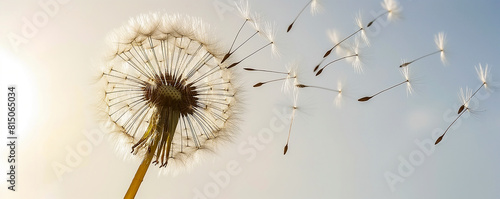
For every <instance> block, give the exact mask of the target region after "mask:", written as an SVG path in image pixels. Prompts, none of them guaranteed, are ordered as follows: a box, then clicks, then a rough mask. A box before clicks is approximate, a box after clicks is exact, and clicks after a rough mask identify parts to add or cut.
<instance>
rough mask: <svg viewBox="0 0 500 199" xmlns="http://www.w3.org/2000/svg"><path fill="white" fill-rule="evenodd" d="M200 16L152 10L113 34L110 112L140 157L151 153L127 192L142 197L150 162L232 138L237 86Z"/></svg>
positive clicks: (106, 77) (189, 155)
mask: <svg viewBox="0 0 500 199" xmlns="http://www.w3.org/2000/svg"><path fill="white" fill-rule="evenodd" d="M212 38H213V37H212V36H211V35H210V32H209V31H208V29H207V26H205V25H204V24H203V23H202V22H201V21H200V20H199V19H195V18H190V17H186V16H178V15H160V14H147V15H141V16H139V17H137V18H134V19H131V21H130V23H129V24H128V25H125V27H123V28H122V29H120V30H118V31H116V34H114V37H113V41H112V42H113V44H114V45H115V49H114V50H113V54H114V55H113V56H112V58H110V60H109V62H108V63H107V66H109V67H108V69H106V70H105V71H104V72H103V73H102V79H103V81H104V82H105V86H104V90H105V100H104V102H105V105H106V110H105V112H106V115H107V116H108V119H109V120H110V121H111V122H112V124H113V125H114V128H115V129H116V130H117V131H118V133H119V134H120V135H122V137H124V138H125V139H126V140H128V142H129V143H130V144H131V145H132V146H131V150H132V154H134V155H141V156H143V161H142V163H141V165H140V166H139V168H138V170H137V172H136V174H135V176H134V178H133V180H132V183H131V185H130V187H129V189H128V191H127V193H126V195H125V198H134V197H135V195H136V193H137V191H138V189H139V186H140V184H141V182H142V181H143V178H144V176H145V174H146V172H147V170H148V168H149V165H150V164H152V163H153V164H155V165H158V166H159V167H160V168H161V167H167V164H168V163H169V161H170V162H171V161H182V162H183V163H184V162H185V161H186V162H187V161H189V160H190V159H194V157H195V156H196V155H197V153H196V152H197V151H198V150H200V149H207V148H211V147H212V146H213V145H214V144H216V143H217V142H218V141H219V140H224V138H226V139H227V138H228V137H230V136H231V134H232V132H231V131H230V130H229V127H230V126H231V123H232V122H233V121H234V119H233V118H234V110H235V99H236V95H237V93H238V92H237V89H236V88H235V86H234V85H233V83H232V76H231V72H230V71H229V70H228V69H227V68H226V67H225V66H224V65H221V64H219V63H220V60H222V58H223V54H222V53H220V49H218V47H216V43H215V41H213V40H212Z"/></svg>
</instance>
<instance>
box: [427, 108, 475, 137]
mask: <svg viewBox="0 0 500 199" xmlns="http://www.w3.org/2000/svg"><path fill="white" fill-rule="evenodd" d="M465 110H466V111H467V110H469V108H466V109H465ZM466 111H463V112H462V113H460V115H458V116H457V118H456V119H455V120H453V122H452V123H451V124H450V126H448V128H446V130H445V131H444V133H443V135H441V136H440V137H439V138H438V139H437V140H436V142H435V143H434V145H437V144H439V142H441V140H442V139H443V137H444V135H445V134H446V133H447V132H448V130H450V128H451V126H453V124H455V122H457V120H458V119H460V117H462V115H463V114H464V113H465V112H466Z"/></svg>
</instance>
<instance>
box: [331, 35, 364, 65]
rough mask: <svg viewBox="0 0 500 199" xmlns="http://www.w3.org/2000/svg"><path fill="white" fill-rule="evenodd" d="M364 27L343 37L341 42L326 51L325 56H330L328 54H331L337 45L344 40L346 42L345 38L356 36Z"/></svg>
mask: <svg viewBox="0 0 500 199" xmlns="http://www.w3.org/2000/svg"><path fill="white" fill-rule="evenodd" d="M362 30H363V28H360V29H359V30H357V31H356V32H354V33H352V34H350V35H349V36H347V37H346V38H344V39H342V40H341V41H340V42H338V43H337V44H335V45H334V46H333V47H332V48H330V50H328V51H326V53H325V55H323V58H326V57H328V55H330V53H331V52H332V50H333V49H335V48H336V47H337V46H339V45H340V44H341V43H342V42H344V41H345V40H347V39H349V38H351V37H352V36H354V35H355V34H357V33H358V32H360V31H362Z"/></svg>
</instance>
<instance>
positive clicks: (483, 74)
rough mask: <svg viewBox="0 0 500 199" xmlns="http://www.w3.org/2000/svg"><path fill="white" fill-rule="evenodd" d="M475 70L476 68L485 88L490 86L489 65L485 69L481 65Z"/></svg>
mask: <svg viewBox="0 0 500 199" xmlns="http://www.w3.org/2000/svg"><path fill="white" fill-rule="evenodd" d="M475 68H476V73H477V76H478V78H479V80H481V82H482V83H483V84H484V86H488V82H489V80H490V76H489V73H490V70H489V68H488V64H486V65H485V67H484V68H483V66H482V65H481V64H479V65H478V66H476V67H475Z"/></svg>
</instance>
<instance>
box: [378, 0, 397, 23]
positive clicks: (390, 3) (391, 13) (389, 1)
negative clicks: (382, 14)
mask: <svg viewBox="0 0 500 199" xmlns="http://www.w3.org/2000/svg"><path fill="white" fill-rule="evenodd" d="M381 4H382V8H384V9H385V10H387V12H388V13H387V19H389V20H391V19H398V18H399V17H400V14H401V9H400V7H399V3H398V1H397V0H384V1H383V2H382V3H381Z"/></svg>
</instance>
